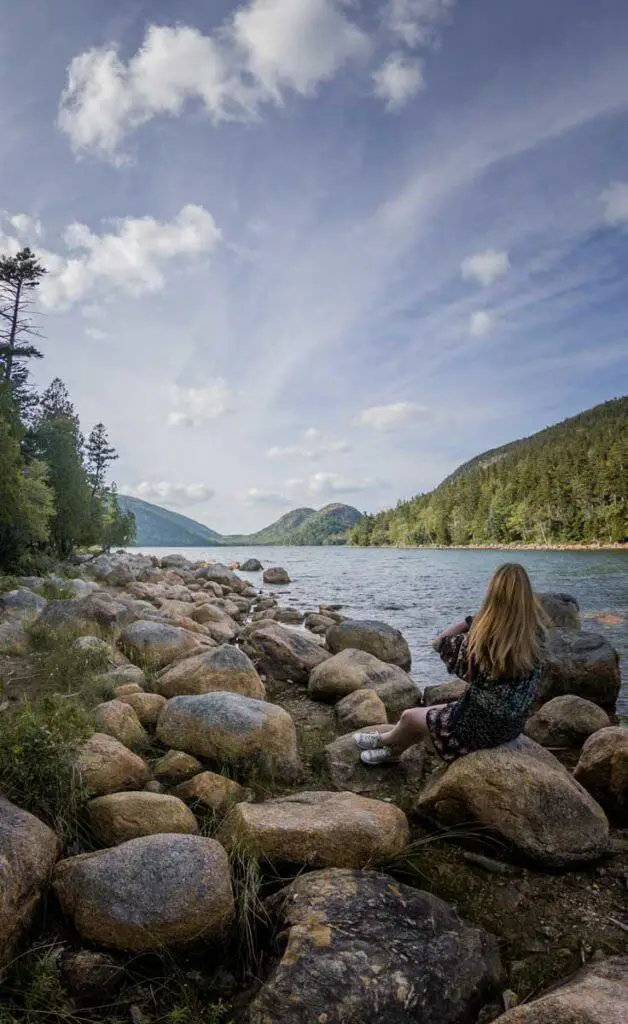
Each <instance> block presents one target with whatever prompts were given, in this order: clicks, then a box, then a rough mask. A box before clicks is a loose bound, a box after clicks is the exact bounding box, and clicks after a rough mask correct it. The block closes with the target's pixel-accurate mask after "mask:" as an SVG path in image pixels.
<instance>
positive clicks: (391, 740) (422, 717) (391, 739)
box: [379, 704, 447, 754]
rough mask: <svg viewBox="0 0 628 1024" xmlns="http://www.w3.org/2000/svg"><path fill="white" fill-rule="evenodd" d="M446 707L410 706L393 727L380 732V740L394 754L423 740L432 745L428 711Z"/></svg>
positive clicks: (435, 705)
mask: <svg viewBox="0 0 628 1024" xmlns="http://www.w3.org/2000/svg"><path fill="white" fill-rule="evenodd" d="M444 707H447V705H446V704H433V705H432V706H431V707H429V708H408V710H407V711H404V712H403V713H402V715H401V718H400V719H399V721H398V722H397V724H396V725H395V726H393V728H392V729H389V730H387V731H386V732H381V733H380V737H379V738H380V742H381V743H383V744H384V746H386V747H390V748H391V750H392V752H393V754H403V752H404V750H407V749H408V747H412V746H414V744H415V743H421V742H422V741H423V740H427V741H428V742H429V743H430V746H431V742H430V733H429V729H428V727H427V714H428V711H440V710H441V708H444Z"/></svg>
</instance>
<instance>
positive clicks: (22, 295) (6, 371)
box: [0, 248, 46, 383]
mask: <svg viewBox="0 0 628 1024" xmlns="http://www.w3.org/2000/svg"><path fill="white" fill-rule="evenodd" d="M45 274H46V270H45V268H44V267H43V266H42V265H41V263H40V262H39V260H38V259H37V257H36V256H35V254H34V253H33V252H31V250H30V249H28V248H27V249H22V250H21V251H20V252H18V253H17V255H15V256H0V378H2V379H3V380H5V381H6V382H7V383H10V382H11V381H12V380H13V379H14V377H15V375H16V374H17V375H18V376H19V377H20V379H21V382H22V383H24V379H25V378H24V361H25V360H29V359H41V358H42V354H41V352H40V351H39V350H38V349H37V348H35V346H34V345H33V344H31V342H30V340H29V339H30V338H32V337H38V336H39V333H38V331H37V329H36V326H35V322H34V320H33V314H32V303H33V293H34V291H35V289H36V288H37V287H38V286H39V282H40V281H41V279H42V277H44V275H45Z"/></svg>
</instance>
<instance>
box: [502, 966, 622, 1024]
mask: <svg viewBox="0 0 628 1024" xmlns="http://www.w3.org/2000/svg"><path fill="white" fill-rule="evenodd" d="M627 1020H628V957H626V956H615V957H609V958H608V959H607V960H601V961H599V962H597V963H590V964H587V966H586V967H583V968H582V969H581V970H580V971H578V972H577V973H576V974H574V975H573V977H571V978H570V979H569V980H568V981H567V982H566V983H565V984H563V985H559V986H558V987H557V986H554V987H553V988H552V989H550V991H549V992H547V993H546V994H545V995H542V996H539V997H538V998H536V999H534V1000H533V1001H532V1002H529V1003H524V1005H522V1006H516V1007H515V1008H514V1009H512V1010H509V1011H508V1013H505V1014H503V1016H501V1017H499V1018H498V1020H497V1021H496V1022H495V1024H625V1022H626V1021H627Z"/></svg>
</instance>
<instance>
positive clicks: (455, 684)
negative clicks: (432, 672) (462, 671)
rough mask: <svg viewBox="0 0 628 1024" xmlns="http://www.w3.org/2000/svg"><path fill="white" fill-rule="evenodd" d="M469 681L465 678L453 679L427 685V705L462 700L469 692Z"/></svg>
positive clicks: (425, 692)
mask: <svg viewBox="0 0 628 1024" xmlns="http://www.w3.org/2000/svg"><path fill="white" fill-rule="evenodd" d="M467 686H468V683H465V681H464V680H463V679H451V680H450V681H449V682H447V683H436V685H435V686H426V687H425V689H424V690H423V703H424V704H425V706H426V707H432V706H433V705H434V704H453V703H454V702H455V701H457V700H462V698H463V697H464V695H465V693H466V692H467Z"/></svg>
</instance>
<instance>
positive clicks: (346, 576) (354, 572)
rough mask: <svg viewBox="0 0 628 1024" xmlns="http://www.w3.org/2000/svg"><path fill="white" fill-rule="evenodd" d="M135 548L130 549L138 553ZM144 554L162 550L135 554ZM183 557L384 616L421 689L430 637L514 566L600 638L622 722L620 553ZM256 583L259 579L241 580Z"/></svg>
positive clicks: (261, 551)
mask: <svg viewBox="0 0 628 1024" xmlns="http://www.w3.org/2000/svg"><path fill="white" fill-rule="evenodd" d="M136 550H137V549H136ZM140 550H142V551H145V552H146V553H147V554H156V555H159V556H162V555H165V554H167V553H169V550H170V549H165V548H151V549H149V548H142V549H140ZM177 553H180V554H184V555H186V557H188V558H190V559H191V560H206V559H215V560H217V561H220V562H230V561H238V562H244V561H245V559H247V558H259V560H260V561H261V562H262V564H263V565H264V566H265V567H266V566H269V565H282V566H285V567H286V568H287V569H288V571H289V573H290V577H291V579H292V581H293V582H292V584H291V585H290V586H289V587H275V588H273V589H274V590H275V591H277V592H278V593H280V594H283V595H284V596H283V598H282V599H283V600H284V601H285V603H288V604H294V605H298V606H299V607H300V608H301V609H303V610H312V609H315V608H316V607H317V606H318V605H319V604H322V603H323V604H324V603H329V604H342V606H343V611H344V613H345V614H347V615H351V616H355V617H356V618H379V619H385V621H386V622H389V623H390V624H391V625H393V626H396V627H397V628H398V629H400V630H401V631H402V632H403V633H404V635H405V636H406V638H407V640H408V643H409V644H410V649H411V651H412V658H413V669H412V672H413V675H414V676H415V677H416V678H417V679H418V680H419V681H420V682H421V683H422V684H423V685H425V684H426V683H433V682H441V681H442V680H443V678H444V677H443V668H442V665H441V662H440V660H439V658H438V657H437V656H436V654H435V653H434V651H433V650H432V648H431V640H432V639H433V637H434V636H436V635H437V634H438V633H439V632H441V630H442V629H444V628H445V627H446V626H448V625H450V624H451V623H452V622H455V621H458V620H459V619H460V618H463V617H464V616H465V615H469V614H471V613H472V612H473V611H475V610H476V609H477V607H478V605H479V603H480V601H481V600H482V596H483V594H484V591H485V588H486V585H487V582H488V580H489V578H490V576H491V573H492V572H493V571H494V569H495V568H496V567H497V566H498V565H500V564H501V563H502V562H504V561H509V560H510V561H515V560H516V561H518V562H521V563H522V564H523V565H524V566H525V567H526V569H527V570H528V572H529V573H530V576H531V578H532V582H533V585H534V587H535V588H536V589H537V590H558V591H566V592H568V593H570V594H573V595H574V597H576V598H577V600H578V603H579V604H580V609H581V614H582V619H583V627H584V628H585V629H589V630H592V631H595V632H598V633H602V634H603V635H604V636H606V637H608V639H609V640H610V641H611V643H612V644H614V646H615V647H616V648H617V649H618V650H619V652H620V654H621V657H622V668H623V683H624V685H623V690H622V697H621V708H622V712H623V714H624V715H628V677H627V674H626V664H627V662H628V553H625V552H622V551H608V552H605V551H604V552H593V551H521V552H499V551H404V550H395V549H389V548H341V547H337V548H336V547H326V548H325V547H320V548H268V547H246V548H236V547H234V548H180V549H177ZM243 575H244V576H246V577H247V578H248V579H250V580H251V582H253V583H254V584H255V585H256V586H259V585H260V584H261V574H260V573H244V574H243Z"/></svg>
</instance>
